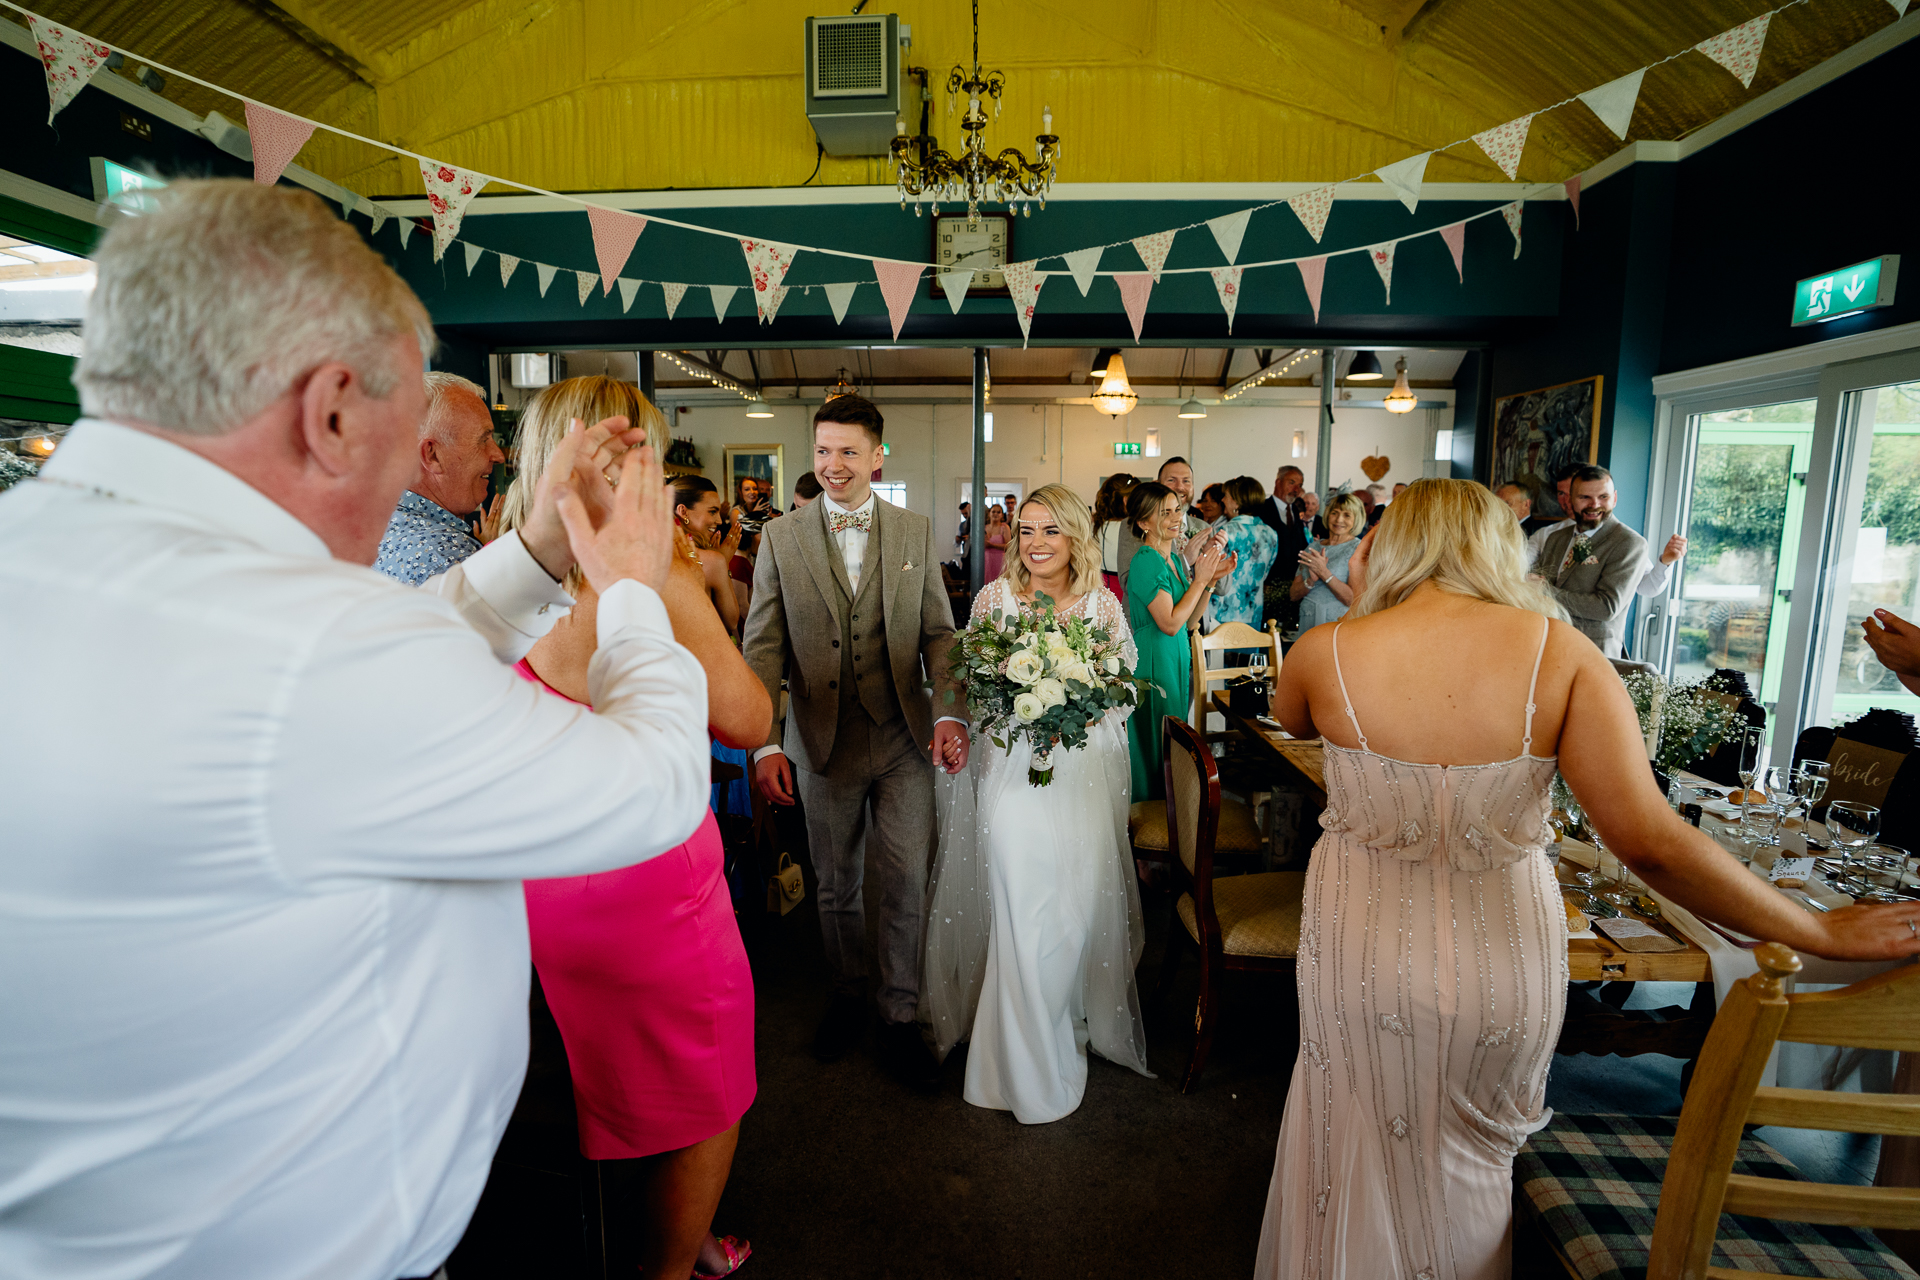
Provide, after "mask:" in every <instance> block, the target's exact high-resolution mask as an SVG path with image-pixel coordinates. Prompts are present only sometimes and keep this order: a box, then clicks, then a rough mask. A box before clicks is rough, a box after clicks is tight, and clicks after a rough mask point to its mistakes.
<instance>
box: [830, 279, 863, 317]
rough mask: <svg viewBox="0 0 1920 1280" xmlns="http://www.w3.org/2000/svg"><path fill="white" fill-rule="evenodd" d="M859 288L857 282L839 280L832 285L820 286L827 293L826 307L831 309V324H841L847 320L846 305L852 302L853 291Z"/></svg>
mask: <svg viewBox="0 0 1920 1280" xmlns="http://www.w3.org/2000/svg"><path fill="white" fill-rule="evenodd" d="M859 287H860V282H859V281H857V280H841V281H837V282H835V283H833V284H828V285H822V286H821V288H823V289H825V290H826V291H827V305H828V306H829V307H832V308H833V322H834V323H835V324H841V323H843V322H845V320H846V318H847V304H848V303H850V302H852V301H853V295H854V291H855V290H857V289H858V288H859Z"/></svg>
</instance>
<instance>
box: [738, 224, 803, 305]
mask: <svg viewBox="0 0 1920 1280" xmlns="http://www.w3.org/2000/svg"><path fill="white" fill-rule="evenodd" d="M740 251H741V252H742V253H744V254H746V255H747V270H748V271H749V272H750V273H752V275H753V305H754V309H755V310H756V311H758V312H759V313H760V323H761V324H766V323H767V322H768V321H770V320H772V319H773V316H774V312H776V311H778V310H779V307H778V306H776V305H774V301H773V291H774V290H775V289H778V288H779V287H780V283H781V282H782V281H783V280H785V279H786V278H787V268H788V267H791V266H792V265H793V255H794V254H796V253H798V252H800V251H799V250H798V249H796V248H794V247H793V246H792V245H790V244H781V243H779V242H778V241H775V240H749V239H747V238H746V237H745V236H742V237H741V238H740Z"/></svg>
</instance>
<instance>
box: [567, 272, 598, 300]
mask: <svg viewBox="0 0 1920 1280" xmlns="http://www.w3.org/2000/svg"><path fill="white" fill-rule="evenodd" d="M573 274H574V275H576V276H579V277H580V305H581V306H583V307H584V306H586V305H587V299H588V298H591V297H592V296H593V286H595V285H597V284H599V283H600V277H599V276H598V275H596V274H594V273H593V272H591V271H576V272H574V273H573Z"/></svg>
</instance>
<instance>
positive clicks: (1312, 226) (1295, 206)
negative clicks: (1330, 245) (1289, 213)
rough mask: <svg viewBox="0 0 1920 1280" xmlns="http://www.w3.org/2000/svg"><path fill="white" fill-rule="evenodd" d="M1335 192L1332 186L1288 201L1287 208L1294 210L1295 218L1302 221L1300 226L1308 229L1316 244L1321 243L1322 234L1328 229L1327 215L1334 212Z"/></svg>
mask: <svg viewBox="0 0 1920 1280" xmlns="http://www.w3.org/2000/svg"><path fill="white" fill-rule="evenodd" d="M1333 192H1334V188H1333V187H1331V186H1326V187H1315V188H1314V189H1313V190H1311V191H1303V192H1301V193H1300V194H1299V195H1297V196H1294V197H1292V198H1290V199H1289V200H1288V201H1287V208H1289V209H1291V210H1293V216H1294V217H1296V218H1298V219H1300V225H1301V226H1303V227H1305V228H1306V229H1307V234H1308V235H1310V236H1312V237H1313V242H1314V243H1315V244H1319V243H1320V234H1321V233H1322V232H1324V231H1325V230H1326V229H1327V215H1328V214H1330V213H1332V212H1333Z"/></svg>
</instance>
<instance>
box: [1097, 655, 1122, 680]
mask: <svg viewBox="0 0 1920 1280" xmlns="http://www.w3.org/2000/svg"><path fill="white" fill-rule="evenodd" d="M1100 665H1101V666H1103V667H1105V668H1106V669H1107V674H1108V675H1110V676H1117V675H1119V674H1120V659H1118V658H1108V659H1107V660H1106V661H1105V662H1103V663H1101V664H1100Z"/></svg>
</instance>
